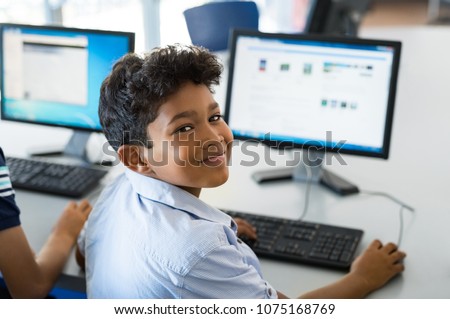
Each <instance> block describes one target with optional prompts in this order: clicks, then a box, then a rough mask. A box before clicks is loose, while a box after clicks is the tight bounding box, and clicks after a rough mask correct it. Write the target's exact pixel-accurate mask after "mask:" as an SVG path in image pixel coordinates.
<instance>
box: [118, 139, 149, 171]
mask: <svg viewBox="0 0 450 319" xmlns="http://www.w3.org/2000/svg"><path fill="white" fill-rule="evenodd" d="M148 151H149V150H148V149H147V148H146V147H143V146H138V145H122V146H120V147H119V149H118V150H117V154H119V158H120V161H121V162H122V163H123V164H124V165H125V167H127V168H129V169H131V170H132V171H134V172H136V173H139V174H143V175H152V173H153V170H152V167H151V165H150V163H149V162H148V160H147V156H145V152H148Z"/></svg>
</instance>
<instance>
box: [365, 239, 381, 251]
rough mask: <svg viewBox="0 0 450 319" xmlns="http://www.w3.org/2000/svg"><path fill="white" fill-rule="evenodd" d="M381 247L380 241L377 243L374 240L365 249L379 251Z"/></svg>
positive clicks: (376, 240)
mask: <svg viewBox="0 0 450 319" xmlns="http://www.w3.org/2000/svg"><path fill="white" fill-rule="evenodd" d="M382 246H383V244H382V243H381V241H379V240H378V239H375V240H374V241H372V242H371V243H370V245H369V247H368V248H367V249H380V248H381V247H382Z"/></svg>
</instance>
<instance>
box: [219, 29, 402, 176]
mask: <svg viewBox="0 0 450 319" xmlns="http://www.w3.org/2000/svg"><path fill="white" fill-rule="evenodd" d="M230 50H231V52H230V63H229V75H228V86H227V97H226V105H225V120H226V121H227V123H228V125H229V126H230V128H231V130H232V131H233V134H234V136H235V138H236V139H241V140H257V141H261V142H263V143H265V144H267V145H269V146H272V147H280V148H285V147H287V148H301V149H314V150H315V151H316V153H317V154H318V157H319V158H322V157H323V156H322V155H323V154H324V153H325V152H339V153H342V154H354V155H360V156H368V157H377V158H384V159H387V158H388V156H389V147H390V139H391V130H392V121H393V114H394V102H395V93H396V86H397V75H398V69H399V61H400V50H401V43H400V42H396V41H385V40H369V39H357V38H349V37H325V36H320V35H305V34H295V35H294V34H270V33H262V32H257V31H248V30H234V32H233V34H232V37H231V43H230ZM319 160H320V159H319ZM303 162H305V161H303ZM316 166H317V170H315V171H314V179H315V180H320V179H321V176H322V175H323V170H322V169H321V165H320V163H319V164H318V165H314V168H316ZM297 170H298V171H300V170H301V169H300V168H298V169H297ZM296 174H297V173H296ZM300 175H302V173H301V172H300V173H298V178H299V179H302V177H301V176H300ZM272 177H275V176H272Z"/></svg>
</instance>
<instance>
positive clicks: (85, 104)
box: [0, 23, 134, 158]
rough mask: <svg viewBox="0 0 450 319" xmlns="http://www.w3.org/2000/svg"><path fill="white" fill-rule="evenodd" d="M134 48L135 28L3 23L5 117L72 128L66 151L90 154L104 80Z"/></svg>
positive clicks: (0, 61) (0, 69) (0, 56)
mask: <svg viewBox="0 0 450 319" xmlns="http://www.w3.org/2000/svg"><path fill="white" fill-rule="evenodd" d="M132 51H134V33H129V32H118V31H101V30H86V29H76V28H64V27H56V26H31V25H20V24H11V23H3V24H0V75H1V118H2V119H3V120H8V121H17V122H23V123H30V124H40V125H48V126H58V127H66V128H71V129H73V130H74V132H75V133H74V135H73V136H72V138H71V139H70V141H69V143H68V144H67V146H66V148H65V151H64V152H65V153H66V154H68V155H71V156H76V157H80V158H85V147H86V143H87V140H88V138H89V134H90V133H91V132H100V131H101V130H102V128H101V125H100V121H99V117H98V101H99V96H100V86H101V83H102V81H103V79H104V78H105V77H106V76H107V74H108V73H109V72H110V70H111V68H112V65H113V64H114V62H115V61H116V60H118V59H119V58H120V57H121V56H122V55H124V54H126V53H128V52H132Z"/></svg>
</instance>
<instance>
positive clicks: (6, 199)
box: [0, 148, 20, 231]
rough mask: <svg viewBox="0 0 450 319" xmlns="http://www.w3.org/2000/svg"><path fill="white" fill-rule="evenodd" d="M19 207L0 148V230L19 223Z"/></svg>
mask: <svg viewBox="0 0 450 319" xmlns="http://www.w3.org/2000/svg"><path fill="white" fill-rule="evenodd" d="M19 214H20V211H19V208H18V207H17V205H16V201H15V200H14V189H13V188H12V185H11V180H10V178H9V170H8V167H7V166H6V163H5V157H4V155H3V151H2V149H1V148H0V231H1V230H4V229H7V228H11V227H15V226H18V225H20V219H19Z"/></svg>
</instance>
